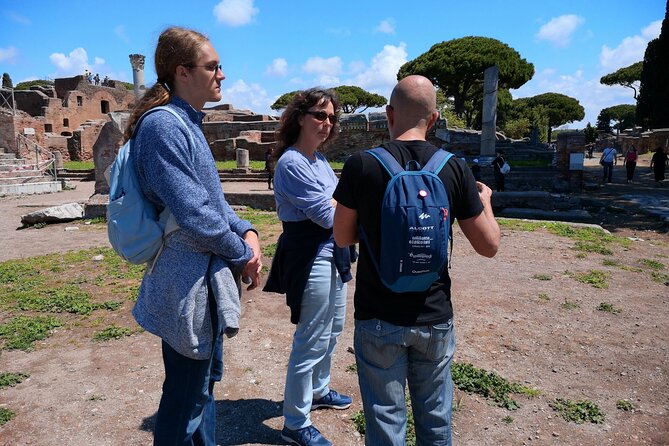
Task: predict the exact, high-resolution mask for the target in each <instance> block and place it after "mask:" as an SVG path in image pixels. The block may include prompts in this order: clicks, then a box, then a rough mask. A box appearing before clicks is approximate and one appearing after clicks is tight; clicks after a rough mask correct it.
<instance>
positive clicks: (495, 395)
mask: <svg viewBox="0 0 669 446" xmlns="http://www.w3.org/2000/svg"><path fill="white" fill-rule="evenodd" d="M451 374H452V376H453V383H454V384H455V386H456V387H457V388H458V389H460V390H463V391H465V392H468V393H478V394H479V395H483V396H484V397H486V398H489V399H491V400H493V401H495V403H497V405H498V406H500V407H504V408H506V409H509V410H515V409H518V408H519V407H520V405H519V404H518V403H517V402H516V401H515V400H513V399H511V397H509V394H510V393H518V394H525V395H529V396H534V395H536V394H537V393H538V392H537V391H536V390H534V389H530V388H528V387H525V386H523V385H521V384H518V383H513V382H510V381H508V380H506V379H505V378H502V377H501V376H499V375H498V374H497V373H495V372H487V371H485V370H483V369H479V368H476V367H474V366H473V365H472V364H468V363H465V362H454V363H452V364H451Z"/></svg>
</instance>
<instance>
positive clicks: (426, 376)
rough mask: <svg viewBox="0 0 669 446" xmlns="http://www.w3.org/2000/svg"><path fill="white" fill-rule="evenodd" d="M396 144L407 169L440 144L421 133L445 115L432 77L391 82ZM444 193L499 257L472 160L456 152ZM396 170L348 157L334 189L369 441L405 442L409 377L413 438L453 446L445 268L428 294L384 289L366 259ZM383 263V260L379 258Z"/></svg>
mask: <svg viewBox="0 0 669 446" xmlns="http://www.w3.org/2000/svg"><path fill="white" fill-rule="evenodd" d="M386 114H387V116H388V130H389V132H390V138H391V141H390V142H388V143H384V144H383V145H382V147H383V148H384V149H385V150H387V151H388V152H390V154H391V155H392V156H393V157H395V159H396V160H397V161H398V162H399V163H400V165H402V166H406V164H407V162H409V161H410V160H415V161H417V162H418V163H419V164H420V165H421V166H424V165H425V163H426V162H427V161H428V160H429V159H430V158H431V157H432V155H433V154H434V153H435V152H436V151H437V150H439V149H438V148H437V147H435V146H433V145H432V144H430V143H428V142H427V141H426V140H425V137H426V134H427V132H428V130H429V129H430V128H431V127H432V126H433V125H434V123H435V121H436V120H437V118H438V116H439V114H438V112H437V110H436V93H435V89H434V86H433V85H432V83H431V82H430V81H429V80H428V79H427V78H425V77H422V76H408V77H406V78H404V79H402V80H401V81H400V82H399V83H398V84H397V85H396V86H395V88H394V89H393V92H392V94H391V96H390V104H389V105H387V106H386ZM439 177H440V179H441V180H442V182H443V183H444V186H445V188H446V192H447V194H448V199H449V203H450V206H451V209H450V218H451V224H452V223H453V222H454V220H455V219H457V220H458V222H459V225H460V228H461V229H462V232H463V233H464V235H465V237H467V239H468V240H469V242H470V243H471V245H472V246H473V247H474V249H475V250H476V252H478V253H479V254H481V255H483V256H486V257H493V256H494V255H495V254H496V253H497V249H498V247H499V238H500V231H499V226H498V225H497V222H496V221H495V217H494V215H493V212H492V209H491V207H490V197H491V195H492V191H491V190H490V188H488V187H487V186H486V185H484V184H483V183H480V182H477V181H476V180H475V179H474V176H473V174H472V173H471V171H470V170H469V168H468V167H467V165H466V163H465V162H464V161H462V160H461V159H458V158H457V157H451V158H450V159H449V160H448V162H447V163H446V165H445V166H444V168H443V169H442V170H441V172H440V173H439ZM389 178H390V176H389V175H388V173H387V172H386V171H385V169H384V168H383V167H382V166H381V165H380V164H379V162H378V161H377V160H376V159H375V158H373V157H372V155H370V154H369V153H366V152H364V151H362V152H358V153H355V154H353V155H351V157H350V158H349V159H348V160H347V161H346V163H345V165H344V169H343V171H342V175H341V179H340V181H339V184H338V186H337V188H336V190H335V193H334V198H335V199H336V201H337V203H338V204H337V209H336V211H335V216H334V237H335V241H336V242H337V245H339V246H347V245H351V244H354V243H356V242H358V241H359V239H358V227H359V226H362V228H363V229H364V231H365V234H366V235H367V239H366V241H360V243H361V248H360V259H359V262H358V268H357V274H356V288H355V297H354V306H355V314H354V317H355V338H354V345H355V358H356V365H357V369H358V381H359V384H360V393H361V396H362V402H363V408H364V413H365V423H366V427H365V444H366V445H404V438H405V432H406V407H405V399H404V390H405V383H407V382H408V384H409V390H410V394H411V405H412V408H413V414H414V421H415V427H416V444H418V445H450V444H451V405H452V401H453V382H452V380H451V359H452V357H453V353H454V352H455V333H454V326H453V307H452V305H451V279H450V277H449V275H448V268H444V272H443V274H442V276H441V277H440V278H439V280H437V281H436V282H434V283H433V284H432V286H431V287H430V288H429V289H428V290H427V291H425V292H410V293H394V292H392V291H391V290H389V289H388V288H386V287H385V286H384V285H383V283H382V282H381V279H380V277H379V274H378V272H377V271H376V269H375V267H374V265H373V263H372V260H371V258H370V249H371V251H372V252H373V253H375V256H377V258H378V253H379V251H380V239H379V238H380V237H379V232H380V214H381V200H382V198H383V194H384V191H385V188H386V185H387V183H388V180H389ZM381 261H382V262H383V261H384V259H381Z"/></svg>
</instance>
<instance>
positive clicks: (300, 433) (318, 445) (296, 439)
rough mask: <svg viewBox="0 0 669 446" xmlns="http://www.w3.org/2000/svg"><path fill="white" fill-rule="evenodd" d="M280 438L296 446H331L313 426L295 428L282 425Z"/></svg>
mask: <svg viewBox="0 0 669 446" xmlns="http://www.w3.org/2000/svg"><path fill="white" fill-rule="evenodd" d="M281 438H282V439H283V440H284V441H287V442H288V443H289V444H294V445H297V446H332V443H330V442H329V441H328V440H326V439H325V437H324V436H322V435H321V433H320V432H319V431H318V429H316V428H315V427H314V426H307V427H303V428H302V429H296V430H292V429H288V428H287V427H286V426H284V427H283V429H282V430H281Z"/></svg>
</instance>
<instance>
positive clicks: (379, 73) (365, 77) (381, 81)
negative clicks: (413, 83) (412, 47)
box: [352, 42, 407, 97]
mask: <svg viewBox="0 0 669 446" xmlns="http://www.w3.org/2000/svg"><path fill="white" fill-rule="evenodd" d="M406 61H407V51H406V43H404V42H401V43H400V44H399V45H398V46H395V45H384V47H383V49H382V50H381V51H380V52H379V53H377V54H376V55H374V57H373V58H372V60H371V62H370V65H369V67H368V68H367V69H365V70H364V71H362V72H361V73H359V74H357V75H356V76H355V78H354V79H353V81H352V83H353V85H357V86H358V87H360V88H364V89H365V90H367V91H371V92H376V93H378V94H382V95H384V96H386V97H390V96H389V95H390V91H391V90H392V88H393V87H394V86H395V84H396V83H397V72H398V71H399V69H400V67H401V66H402V65H404V64H405V63H406Z"/></svg>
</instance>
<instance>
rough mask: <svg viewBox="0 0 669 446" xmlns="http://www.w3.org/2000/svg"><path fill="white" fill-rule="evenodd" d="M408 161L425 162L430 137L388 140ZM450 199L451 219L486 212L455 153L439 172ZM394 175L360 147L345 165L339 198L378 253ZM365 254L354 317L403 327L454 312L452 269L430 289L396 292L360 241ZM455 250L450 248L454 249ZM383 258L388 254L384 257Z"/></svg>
mask: <svg viewBox="0 0 669 446" xmlns="http://www.w3.org/2000/svg"><path fill="white" fill-rule="evenodd" d="M383 147H385V148H386V149H387V150H388V151H389V152H390V153H391V154H392V155H393V156H394V157H395V159H397V160H398V161H399V163H400V165H402V166H405V165H406V163H407V162H408V161H410V160H412V159H413V160H416V161H418V162H419V163H420V164H421V166H423V165H425V163H427V161H428V160H429V159H430V158H431V157H432V155H433V154H434V152H436V151H437V148H436V147H435V146H433V145H432V144H430V143H427V142H425V141H394V142H389V143H385V144H383ZM439 178H441V180H442V181H443V183H444V186H445V188H446V192H447V194H448V200H449V203H450V207H451V209H450V215H451V224H452V223H453V221H454V219H456V218H457V219H460V220H465V219H468V218H472V217H475V216H477V215H479V214H480V213H481V212H482V211H483V205H482V204H481V199H480V198H479V194H478V191H477V188H476V181H475V180H474V176H473V175H472V173H471V170H469V168H468V167H467V165H466V164H465V162H464V161H462V160H460V159H458V158H456V157H451V159H449V160H448V163H446V165H445V166H444V167H443V169H442V170H441V172H440V173H439ZM389 179H390V176H389V175H388V173H387V172H386V170H385V169H384V168H383V167H381V165H380V164H379V162H378V161H377V160H376V159H375V158H373V157H372V156H371V155H370V154H368V153H366V152H364V151H363V152H357V153H354V154H353V155H351V157H350V158H349V159H348V160H347V161H346V163H345V164H344V169H343V170H342V174H341V178H340V180H339V184H338V185H337V188H336V190H335V192H334V195H333V197H334V199H335V200H337V202H338V203H341V204H342V205H344V206H346V207H347V208H350V209H354V210H356V211H357V212H358V224H360V225H362V227H363V228H364V230H365V234H367V237H368V238H369V244H370V245H371V248H372V250H373V252H374V253H375V255H376V257H377V258H378V255H379V251H380V240H379V232H380V228H381V209H380V208H381V201H382V199H383V194H384V192H385V189H386V184H387V183H388V180H389ZM360 244H361V246H360V258H359V259H358V269H357V274H356V284H355V297H354V304H355V314H354V317H355V319H359V320H365V319H373V318H378V319H381V320H384V321H387V322H390V323H391V324H395V325H401V326H415V325H433V324H439V323H443V322H446V321H447V320H449V319H450V318H452V317H453V307H452V305H451V279H450V277H449V276H448V268H446V269H444V273H443V274H442V277H441V278H440V279H439V281H437V282H435V283H434V284H433V285H432V287H430V289H429V290H428V291H425V292H420V293H393V292H392V291H390V290H389V289H388V288H386V287H385V286H384V285H383V283H381V279H380V278H379V275H378V273H377V271H376V269H375V268H374V265H373V264H372V262H371V260H370V258H369V248H368V247H367V246H366V244H365V243H364V242H360ZM449 255H450V253H449ZM381 261H383V259H381Z"/></svg>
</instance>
